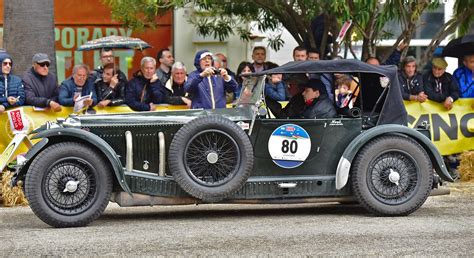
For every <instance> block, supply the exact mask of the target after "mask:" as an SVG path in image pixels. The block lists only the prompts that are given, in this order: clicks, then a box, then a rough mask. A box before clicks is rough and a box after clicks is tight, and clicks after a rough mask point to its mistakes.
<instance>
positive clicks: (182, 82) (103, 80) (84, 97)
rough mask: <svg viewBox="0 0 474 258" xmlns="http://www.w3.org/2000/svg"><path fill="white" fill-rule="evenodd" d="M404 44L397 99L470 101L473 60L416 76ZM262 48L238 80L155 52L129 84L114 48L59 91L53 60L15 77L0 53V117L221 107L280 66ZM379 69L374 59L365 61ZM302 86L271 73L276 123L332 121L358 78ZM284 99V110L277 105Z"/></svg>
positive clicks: (307, 56)
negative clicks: (76, 109)
mask: <svg viewBox="0 0 474 258" xmlns="http://www.w3.org/2000/svg"><path fill="white" fill-rule="evenodd" d="M406 47H407V45H406V44H404V43H402V44H400V46H399V47H398V48H397V49H396V50H395V51H394V52H393V53H392V54H391V55H390V57H389V58H388V59H387V61H386V62H385V63H383V65H386V64H391V65H399V67H400V68H399V69H400V71H399V73H398V80H399V84H400V88H401V91H402V92H401V93H402V97H403V99H405V100H408V101H417V102H420V103H422V102H425V101H426V100H427V99H430V100H433V101H436V102H439V103H441V104H442V105H443V106H444V107H445V108H446V110H450V109H452V108H453V106H454V105H455V104H454V103H455V102H456V100H457V99H459V98H474V73H473V72H474V55H467V56H465V57H464V58H463V60H462V64H463V65H461V66H460V67H459V68H457V69H456V70H455V72H454V73H453V74H452V75H451V74H449V73H448V72H446V68H447V66H448V64H447V62H446V61H445V60H444V59H443V58H442V57H435V58H433V59H432V60H431V68H429V69H428V70H426V72H424V73H421V72H420V69H419V68H418V67H417V60H416V59H415V58H414V57H412V56H408V57H406V58H404V59H403V60H400V56H401V52H402V51H403V49H404V48H406ZM266 57H267V53H266V49H265V47H262V46H257V47H255V48H254V49H253V51H252V61H251V62H249V61H243V62H241V63H240V64H239V66H238V68H237V70H236V73H234V72H233V71H232V70H231V69H230V68H229V67H228V65H227V64H228V61H227V57H226V56H225V55H224V54H223V53H217V54H213V53H211V52H210V51H208V50H201V51H198V52H197V53H196V55H195V58H194V67H195V70H194V71H188V69H187V68H186V67H185V65H184V64H183V63H182V62H175V59H174V57H173V54H172V52H171V51H170V50H169V49H162V50H160V51H159V52H158V54H157V56H156V59H155V58H153V57H150V56H146V57H143V58H142V59H141V62H140V69H138V70H137V71H136V72H135V73H134V74H133V77H132V78H130V79H129V80H127V76H126V75H125V74H124V73H123V72H122V71H120V70H119V69H117V66H116V65H115V62H114V53H113V50H112V49H101V50H100V60H101V66H100V67H98V68H96V69H93V70H90V68H89V67H88V66H87V65H85V64H78V65H75V66H74V68H73V73H72V76H71V77H69V78H67V79H66V80H64V81H63V82H61V84H60V85H58V82H57V78H56V76H55V75H54V74H52V73H51V72H50V71H49V66H50V64H51V60H50V59H49V57H48V55H46V54H44V53H37V54H35V55H34V56H33V57H32V66H31V68H30V69H28V70H27V71H25V72H24V73H23V74H22V76H21V77H18V76H16V75H13V74H12V71H13V69H12V67H13V59H12V57H11V56H10V55H8V54H7V53H6V52H2V53H0V62H1V64H2V74H1V75H0V76H1V80H0V113H3V112H5V111H6V110H7V109H10V108H14V107H18V106H22V105H31V106H36V107H42V108H50V109H51V110H52V111H55V112H59V111H61V109H62V107H63V106H74V105H75V103H76V101H78V100H81V101H83V105H84V106H85V108H84V112H87V113H94V112H95V110H94V109H93V107H95V106H98V107H107V106H117V105H125V104H126V105H128V106H129V107H130V108H131V109H132V110H135V111H151V110H155V108H156V105H158V104H169V105H187V106H188V107H189V108H202V109H215V108H225V107H226V104H227V103H231V102H233V101H235V100H237V99H238V98H239V97H240V95H241V94H242V87H243V86H242V85H243V83H244V79H245V75H247V74H250V73H255V72H262V71H264V70H267V69H271V68H275V67H277V66H278V65H277V64H275V63H273V62H270V61H267V60H266ZM293 58H294V61H305V60H319V59H320V54H319V53H318V51H316V50H315V49H306V48H305V47H302V46H298V47H296V48H295V49H294V50H293ZM365 61H366V63H368V64H371V65H380V64H381V63H380V60H379V59H378V58H377V57H370V58H368V59H367V60H365ZM306 77H307V78H306V79H307V80H306V81H305V82H303V83H301V82H300V83H295V81H294V80H293V79H292V78H291V76H287V75H282V74H272V75H270V76H268V78H267V80H266V84H265V88H264V93H265V98H266V102H267V106H269V108H270V110H271V111H272V113H273V114H274V115H275V117H278V118H285V117H299V118H329V117H334V116H336V108H344V107H352V105H353V100H354V98H356V97H357V94H358V87H355V86H354V85H357V84H358V81H357V78H354V77H352V76H348V75H345V74H334V75H327V74H307V75H306ZM285 100H288V101H289V103H288V105H286V107H284V108H283V107H282V106H281V105H280V104H279V101H285Z"/></svg>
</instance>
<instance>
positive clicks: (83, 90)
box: [59, 64, 97, 107]
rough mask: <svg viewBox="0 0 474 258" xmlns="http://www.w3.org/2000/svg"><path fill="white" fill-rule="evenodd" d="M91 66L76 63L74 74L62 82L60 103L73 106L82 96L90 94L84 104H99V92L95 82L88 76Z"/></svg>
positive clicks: (90, 105)
mask: <svg viewBox="0 0 474 258" xmlns="http://www.w3.org/2000/svg"><path fill="white" fill-rule="evenodd" d="M88 74H89V67H88V66H87V65H85V64H78V65H75V66H74V68H73V69H72V76H71V77H69V78H68V79H66V80H65V81H63V82H62V83H61V86H60V88H59V103H60V104H61V105H63V106H69V107H73V106H74V105H75V103H76V100H77V99H78V98H79V97H81V96H88V95H89V96H90V97H89V98H87V99H85V100H84V106H87V107H92V106H95V105H96V104H97V93H96V92H95V87H94V82H93V81H92V79H91V78H88Z"/></svg>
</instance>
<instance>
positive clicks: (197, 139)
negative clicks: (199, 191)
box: [184, 129, 240, 186]
mask: <svg viewBox="0 0 474 258" xmlns="http://www.w3.org/2000/svg"><path fill="white" fill-rule="evenodd" d="M184 164H185V167H186V171H187V172H188V174H189V175H190V176H191V177H192V178H193V179H194V180H195V181H196V182H197V183H199V184H202V185H205V186H218V185H222V184H225V183H227V182H229V180H231V179H232V178H233V177H234V176H235V174H236V173H237V171H238V169H239V166H238V165H239V164H240V147H239V145H238V144H237V142H236V141H235V140H234V139H232V137H231V136H230V135H229V134H227V133H226V132H223V131H221V130H216V129H210V130H205V131H203V132H200V133H198V134H196V135H195V136H193V137H192V138H191V139H190V141H189V142H188V143H187V145H186V148H185V151H184Z"/></svg>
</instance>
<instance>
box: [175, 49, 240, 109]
mask: <svg viewBox="0 0 474 258" xmlns="http://www.w3.org/2000/svg"><path fill="white" fill-rule="evenodd" d="M213 63H214V62H213V58H212V53H211V52H209V51H208V50H201V51H198V52H197V53H196V56H195V58H194V66H195V67H196V70H195V71H193V72H192V73H191V74H189V77H188V80H187V81H186V83H185V84H184V90H185V91H186V92H187V93H188V94H190V95H191V96H192V103H191V108H204V109H215V108H225V106H226V95H225V92H226V91H227V92H234V91H235V89H236V88H237V82H236V81H235V80H234V78H232V77H231V76H230V75H229V74H228V73H227V70H226V69H219V70H217V69H216V68H214V67H213Z"/></svg>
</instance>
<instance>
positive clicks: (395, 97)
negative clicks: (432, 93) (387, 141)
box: [252, 59, 407, 125]
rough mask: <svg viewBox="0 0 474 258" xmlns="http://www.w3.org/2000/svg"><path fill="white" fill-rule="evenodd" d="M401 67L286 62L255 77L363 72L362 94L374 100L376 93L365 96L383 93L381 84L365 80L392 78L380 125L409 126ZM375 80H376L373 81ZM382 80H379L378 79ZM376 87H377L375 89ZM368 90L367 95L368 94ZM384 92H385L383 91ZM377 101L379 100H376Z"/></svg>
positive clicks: (344, 61)
mask: <svg viewBox="0 0 474 258" xmlns="http://www.w3.org/2000/svg"><path fill="white" fill-rule="evenodd" d="M397 70H398V69H397V67H396V66H394V65H380V66H376V65H371V64H367V63H364V62H361V61H359V60H350V59H343V60H317V61H295V62H289V63H286V64H284V65H282V66H280V67H277V68H273V69H269V70H265V71H262V72H259V73H254V74H252V75H253V76H259V75H268V74H275V73H282V74H314V73H319V74H321V73H351V74H353V73H361V76H362V78H361V85H360V86H361V92H362V94H363V96H364V98H366V96H371V97H373V96H374V95H373V94H365V93H368V92H369V91H372V90H374V89H376V88H378V89H377V91H378V90H380V88H381V87H380V83H378V82H377V84H378V87H376V86H374V85H369V84H368V83H367V82H368V81H369V80H368V79H365V78H364V77H366V78H368V77H372V78H373V76H376V77H383V76H385V77H388V78H389V80H390V84H389V85H390V86H389V88H388V92H387V95H386V97H385V98H384V103H383V106H382V109H381V111H380V114H379V118H378V122H377V125H381V124H402V125H407V112H406V109H405V106H404V104H403V99H402V94H401V90H400V84H399V83H398V76H397V72H398V71H397ZM372 81H373V80H372ZM377 81H378V80H377ZM374 87H376V88H374ZM364 91H365V93H364ZM380 92H381V91H380ZM375 101H376V100H375Z"/></svg>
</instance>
